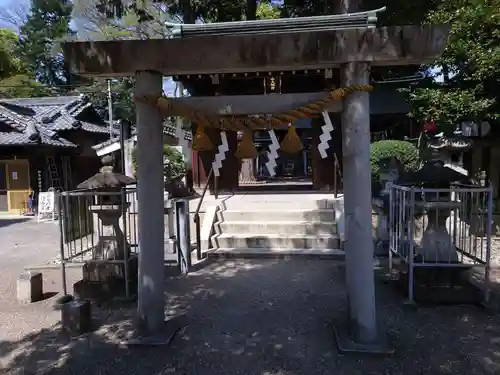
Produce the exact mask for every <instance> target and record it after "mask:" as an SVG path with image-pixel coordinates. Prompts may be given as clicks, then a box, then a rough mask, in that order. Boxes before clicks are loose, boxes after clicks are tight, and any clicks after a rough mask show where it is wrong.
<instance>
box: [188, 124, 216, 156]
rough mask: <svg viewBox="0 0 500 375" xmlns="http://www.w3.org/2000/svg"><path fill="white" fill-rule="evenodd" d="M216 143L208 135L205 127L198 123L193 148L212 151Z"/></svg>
mask: <svg viewBox="0 0 500 375" xmlns="http://www.w3.org/2000/svg"><path fill="white" fill-rule="evenodd" d="M213 148H214V145H213V144H212V141H210V138H208V135H207V134H206V133H205V128H204V127H203V126H202V125H198V129H196V134H195V135H194V139H193V150H195V151H210V150H213Z"/></svg>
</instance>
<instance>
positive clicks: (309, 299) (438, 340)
mask: <svg viewBox="0 0 500 375" xmlns="http://www.w3.org/2000/svg"><path fill="white" fill-rule="evenodd" d="M43 225H44V226H45V227H41V226H37V225H36V223H24V224H12V225H10V226H4V227H2V228H0V237H1V238H2V246H1V247H0V254H1V255H2V262H1V263H0V271H1V272H0V292H1V293H2V294H1V295H0V300H1V302H2V303H1V305H0V327H1V329H0V368H2V367H3V368H4V369H5V370H4V372H5V373H6V374H86V375H88V374H110V375H114V374H144V375H156V374H158V375H159V374H179V375H183V374H186V375H187V374H190V375H192V374H196V375H197V374H200V375H212V374H213V375H224V374H228V375H234V374H249V375H250V374H255V375H271V374H274V375H302V374H304V375H314V374H335V375H337V374H338V375H343V374H346V375H347V374H348V375H357V374H363V375H365V374H373V375H378V374H380V375H382V374H384V375H392V374H394V375H396V374H398V375H400V374H402V373H408V374H431V375H439V374H454V373H457V374H458V373H464V374H465V373H466V374H498V373H500V317H499V316H498V315H494V314H490V313H489V312H488V311H487V310H484V309H480V308H477V307H471V306H454V307H432V308H418V309H417V308H412V307H408V306H405V305H404V304H403V302H402V300H401V298H400V297H399V296H398V295H396V294H394V292H393V290H392V289H391V288H390V286H388V285H384V284H378V285H377V301H378V308H379V309H378V312H379V317H380V318H381V321H383V322H384V327H383V331H384V332H386V333H387V334H388V337H389V340H390V342H391V345H393V347H394V348H395V350H396V352H395V354H394V355H392V356H386V357H370V356H358V355H347V356H342V355H339V353H338V352H337V350H336V348H335V342H334V339H333V334H332V329H331V324H332V323H337V324H342V323H343V322H344V318H345V312H346V306H345V303H346V298H345V287H344V283H343V280H344V268H343V267H342V265H340V264H338V263H335V262H332V261H325V260H290V261H283V260H282V261H273V260H266V261H264V260H260V261H219V262H214V263H211V264H207V265H206V266H205V267H204V268H202V269H201V270H199V271H197V272H193V273H191V274H190V275H189V276H188V277H186V278H183V277H178V276H168V277H167V280H166V288H167V291H168V292H167V296H166V299H167V304H166V306H167V309H166V314H167V315H168V316H171V317H173V316H180V315H183V316H185V318H186V320H187V323H188V325H187V327H186V328H185V329H184V330H183V331H182V332H180V333H179V334H178V336H177V337H176V338H175V340H174V342H173V343H172V345H171V346H169V347H152V348H142V349H130V350H129V349H127V348H124V347H122V346H120V345H119V342H120V341H121V339H122V338H123V337H124V336H127V334H128V332H130V330H131V328H130V327H131V320H132V316H133V313H134V306H125V307H123V306H122V307H121V308H117V307H115V308H114V309H106V308H98V307H97V306H95V307H94V314H95V318H96V322H97V324H98V325H100V326H99V328H98V329H97V331H96V332H94V333H92V334H90V335H88V336H85V337H81V338H79V339H75V340H68V339H66V338H64V337H63V336H62V335H61V334H60V333H59V332H58V327H57V324H58V321H59V312H57V311H54V310H53V309H52V308H51V304H52V301H53V298H54V297H52V298H51V299H48V300H45V301H42V302H39V303H35V304H31V305H28V306H19V305H18V304H17V303H16V302H15V299H14V297H15V295H14V294H13V292H12V291H13V289H14V288H15V279H16V278H17V276H18V274H19V272H20V270H21V269H22V265H23V264H26V262H28V261H29V262H28V263H27V264H32V263H33V262H34V261H36V260H37V259H39V260H40V261H41V262H43V261H42V258H43V257H45V259H47V257H46V255H47V254H45V253H49V252H50V251H53V250H50V249H52V247H53V246H54V244H57V241H55V242H54V241H53V240H52V245H50V244H49V245H43V246H42V237H41V236H42V234H38V235H37V234H36V233H37V231H39V232H44V233H46V236H47V238H43V239H44V240H46V241H47V242H50V240H49V237H50V235H49V234H48V233H49V232H50V231H51V230H52V229H54V227H55V226H54V227H49V226H47V225H49V224H43ZM26 228H30V229H31V231H26ZM16 232H17V235H15V234H14V233H16ZM23 233H25V235H24V236H23V235H22V234H23ZM27 233H30V236H35V240H33V239H31V240H29V239H28V235H27ZM4 234H5V236H4ZM18 236H20V237H19V238H21V239H22V240H13V242H12V243H10V242H9V241H7V242H6V241H5V239H8V238H10V239H14V238H16V237H18ZM14 244H17V247H13V246H14ZM28 244H31V246H28ZM33 244H37V246H33ZM21 249H22V251H21ZM40 252H42V254H40ZM56 253H57V251H55V252H54V254H56ZM51 256H53V255H52V254H51V255H50V256H49V257H48V258H50V257H51ZM37 257H38V258H37ZM35 258H37V259H35ZM72 276H73V277H76V276H77V275H72ZM44 278H45V286H46V289H47V291H57V290H58V289H59V288H60V285H59V284H58V280H59V273H58V272H56V271H52V272H45V273H44ZM6 285H9V287H6ZM0 372H1V371H0Z"/></svg>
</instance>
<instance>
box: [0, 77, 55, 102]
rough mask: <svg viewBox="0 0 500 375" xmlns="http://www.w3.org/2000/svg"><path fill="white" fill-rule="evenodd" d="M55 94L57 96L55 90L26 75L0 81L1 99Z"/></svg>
mask: <svg viewBox="0 0 500 375" xmlns="http://www.w3.org/2000/svg"><path fill="white" fill-rule="evenodd" d="M53 94H55V93H54V90H52V89H50V88H47V87H46V86H43V85H42V84H40V83H39V82H37V81H36V80H35V79H33V78H32V77H31V76H28V75H25V74H18V75H15V76H12V77H9V78H6V79H3V80H1V81H0V98H33V97H39V96H51V95H53Z"/></svg>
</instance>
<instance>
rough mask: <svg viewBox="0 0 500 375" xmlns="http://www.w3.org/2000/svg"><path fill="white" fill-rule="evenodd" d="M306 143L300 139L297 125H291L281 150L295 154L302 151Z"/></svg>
mask: <svg viewBox="0 0 500 375" xmlns="http://www.w3.org/2000/svg"><path fill="white" fill-rule="evenodd" d="M303 148H304V145H303V144H302V141H301V140H300V138H299V136H298V134H297V129H296V128H295V126H291V125H290V126H289V127H288V132H287V133H286V136H285V139H283V141H282V142H281V150H283V151H284V152H286V153H287V154H295V153H297V152H300V151H302V149H303Z"/></svg>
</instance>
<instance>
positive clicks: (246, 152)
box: [234, 130, 259, 159]
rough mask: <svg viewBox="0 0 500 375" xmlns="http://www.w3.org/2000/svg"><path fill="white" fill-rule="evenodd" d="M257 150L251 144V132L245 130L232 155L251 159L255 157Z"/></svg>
mask: <svg viewBox="0 0 500 375" xmlns="http://www.w3.org/2000/svg"><path fill="white" fill-rule="evenodd" d="M258 154H259V152H258V151H257V149H256V148H255V145H254V144H253V134H252V132H251V131H249V130H246V131H244V132H243V136H242V138H241V141H240V143H239V144H238V148H237V149H236V152H235V153H234V155H235V156H236V157H237V158H238V159H253V158H255V157H257V155H258Z"/></svg>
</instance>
